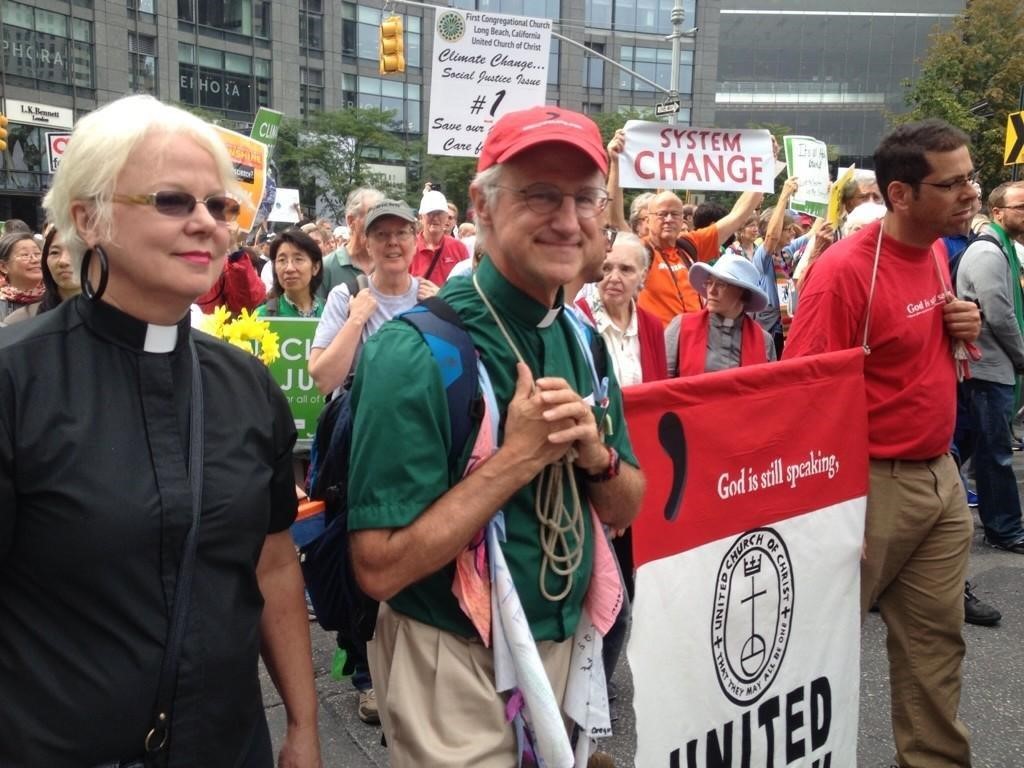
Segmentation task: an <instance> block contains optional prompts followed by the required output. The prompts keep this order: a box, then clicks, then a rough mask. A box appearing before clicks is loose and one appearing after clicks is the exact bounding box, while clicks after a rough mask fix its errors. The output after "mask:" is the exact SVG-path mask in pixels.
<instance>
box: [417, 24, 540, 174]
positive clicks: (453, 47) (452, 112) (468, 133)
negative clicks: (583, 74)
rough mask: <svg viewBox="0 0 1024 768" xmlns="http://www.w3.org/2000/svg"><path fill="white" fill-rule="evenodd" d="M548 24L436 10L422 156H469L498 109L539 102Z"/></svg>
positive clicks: (477, 150)
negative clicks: (427, 114)
mask: <svg viewBox="0 0 1024 768" xmlns="http://www.w3.org/2000/svg"><path fill="white" fill-rule="evenodd" d="M550 48H551V20H550V19H532V18H527V17H525V16H509V15H507V14H498V13H478V12H475V11H460V10H455V9H438V12H437V18H436V20H435V22H434V61H433V66H432V72H431V77H430V89H431V98H430V122H429V124H428V131H427V152H429V153H430V154H432V155H451V156H456V157H476V156H479V155H480V151H481V149H482V147H483V142H484V137H485V136H486V135H487V132H488V131H489V130H490V129H491V126H492V125H494V122H495V120H497V119H498V118H499V117H501V116H502V115H503V114H504V113H505V112H509V111H514V110H517V109H526V108H528V107H536V106H541V105H543V104H544V103H545V100H546V96H547V84H548V54H549V51H550Z"/></svg>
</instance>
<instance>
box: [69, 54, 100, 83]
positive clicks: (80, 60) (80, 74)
mask: <svg viewBox="0 0 1024 768" xmlns="http://www.w3.org/2000/svg"><path fill="white" fill-rule="evenodd" d="M72 61H73V63H72V66H73V68H74V75H75V85H76V86H78V87H79V88H95V87H96V81H95V79H94V78H93V71H92V46H91V45H89V44H87V43H72Z"/></svg>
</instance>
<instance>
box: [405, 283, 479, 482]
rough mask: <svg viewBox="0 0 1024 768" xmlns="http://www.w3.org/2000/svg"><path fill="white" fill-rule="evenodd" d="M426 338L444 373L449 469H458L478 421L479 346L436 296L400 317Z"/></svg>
mask: <svg viewBox="0 0 1024 768" xmlns="http://www.w3.org/2000/svg"><path fill="white" fill-rule="evenodd" d="M398 319H400V320H403V321H405V322H406V323H408V324H409V325H411V326H412V327H413V328H415V329H416V330H417V331H419V332H420V335H421V336H422V337H423V340H424V341H425V342H426V343H427V347H428V349H430V354H431V356H432V357H433V358H434V361H435V362H436V363H437V366H438V368H439V369H440V372H441V381H442V383H443V384H444V392H445V398H446V400H447V401H448V418H449V419H450V421H451V428H452V442H451V449H450V450H449V453H448V466H449V467H450V468H454V467H456V466H457V463H458V460H459V457H460V456H461V454H462V451H463V449H464V448H465V446H466V443H467V441H468V440H469V436H470V435H471V434H472V432H473V427H474V426H475V425H476V423H477V421H478V420H479V416H480V414H479V402H480V398H479V374H478V372H477V367H476V363H477V355H476V347H475V346H474V345H473V339H472V338H471V337H470V335H469V332H468V331H467V330H466V328H465V326H464V325H463V324H462V320H461V319H460V318H459V316H458V314H456V312H455V310H454V309H452V308H451V306H450V305H449V304H448V303H447V302H446V301H444V299H440V298H438V297H436V296H431V297H430V298H427V299H424V300H423V301H421V302H420V303H419V304H417V305H416V306H415V307H413V308H412V309H410V310H407V311H405V312H403V313H402V314H400V315H399V316H398Z"/></svg>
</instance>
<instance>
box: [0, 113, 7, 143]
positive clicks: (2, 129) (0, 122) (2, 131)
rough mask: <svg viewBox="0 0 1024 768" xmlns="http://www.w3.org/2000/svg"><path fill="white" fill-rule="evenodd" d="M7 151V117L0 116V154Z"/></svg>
mask: <svg viewBox="0 0 1024 768" xmlns="http://www.w3.org/2000/svg"><path fill="white" fill-rule="evenodd" d="M6 151H7V115H2V114H0V152H6Z"/></svg>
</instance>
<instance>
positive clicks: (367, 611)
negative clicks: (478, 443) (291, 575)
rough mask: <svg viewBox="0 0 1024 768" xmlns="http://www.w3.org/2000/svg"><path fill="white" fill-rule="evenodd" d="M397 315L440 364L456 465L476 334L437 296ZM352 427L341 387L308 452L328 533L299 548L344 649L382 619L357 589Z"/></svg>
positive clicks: (467, 427)
mask: <svg viewBox="0 0 1024 768" xmlns="http://www.w3.org/2000/svg"><path fill="white" fill-rule="evenodd" d="M398 319H400V320H402V321H404V322H406V323H408V324H409V325H411V326H412V327H413V328H415V329H416V330H417V331H419V333H420V335H421V336H422V337H423V340H424V341H425V342H426V343H427V348H428V349H429V350H430V353H431V355H432V356H433V358H434V361H435V362H436V363H437V366H438V368H439V369H440V372H441V379H442V381H443V382H444V387H445V396H446V399H447V401H448V414H449V416H450V418H451V429H452V432H451V434H452V447H451V452H450V453H449V455H448V466H450V467H453V466H456V463H457V461H458V458H459V454H460V453H461V451H462V449H463V448H464V446H465V445H466V442H467V441H468V440H469V437H470V434H471V432H472V430H473V427H474V425H475V424H476V423H477V421H479V418H480V414H481V413H482V408H483V404H482V401H481V400H480V396H479V392H478V389H479V387H478V383H479V381H478V374H477V368H476V349H475V347H474V346H473V340H472V339H471V338H470V336H469V334H468V333H467V332H466V329H465V327H464V326H463V325H462V321H461V320H460V319H459V316H458V315H457V314H456V313H455V311H454V310H453V309H452V308H451V307H450V306H449V305H448V304H447V303H445V301H444V300H442V299H439V298H437V297H432V298H429V299H425V300H424V301H422V302H421V303H420V304H418V305H416V306H415V307H413V308H412V309H410V310H408V311H407V312H404V313H403V314H401V315H399V317H398ZM352 426H353V413H352V401H351V395H350V393H349V391H348V390H347V389H344V390H342V392H341V394H339V395H338V396H337V397H335V398H334V399H332V400H331V401H330V402H329V403H328V404H327V406H326V407H325V408H324V410H323V411H322V412H321V414H320V418H319V420H318V421H317V426H316V435H315V437H314V439H313V446H312V449H311V452H310V464H309V475H308V479H307V488H306V492H307V493H308V495H309V497H310V498H311V499H315V500H318V501H323V502H324V504H325V511H324V523H325V525H324V531H323V533H321V534H320V535H319V536H317V537H316V538H314V539H313V540H312V541H310V542H309V543H307V544H305V545H303V546H301V547H300V548H299V562H300V563H301V565H302V575H303V577H304V578H305V581H306V589H307V590H308V591H309V597H310V600H311V601H312V603H313V608H314V609H315V611H316V618H317V621H318V622H319V624H320V626H321V627H323V628H324V629H326V630H329V631H336V632H338V634H339V641H340V642H341V644H342V645H345V646H346V647H352V644H354V643H365V642H366V641H367V640H369V639H370V638H371V637H372V636H373V627H374V624H375V623H376V620H377V602H376V601H375V600H373V599H371V598H370V597H368V596H367V595H366V594H365V593H364V592H363V591H362V590H361V589H360V588H359V584H358V583H357V581H356V578H355V574H354V572H353V570H352V561H351V556H350V552H349V542H348V465H349V454H350V452H351V449H352Z"/></svg>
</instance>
